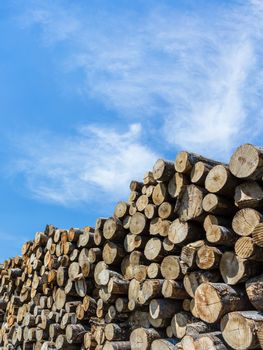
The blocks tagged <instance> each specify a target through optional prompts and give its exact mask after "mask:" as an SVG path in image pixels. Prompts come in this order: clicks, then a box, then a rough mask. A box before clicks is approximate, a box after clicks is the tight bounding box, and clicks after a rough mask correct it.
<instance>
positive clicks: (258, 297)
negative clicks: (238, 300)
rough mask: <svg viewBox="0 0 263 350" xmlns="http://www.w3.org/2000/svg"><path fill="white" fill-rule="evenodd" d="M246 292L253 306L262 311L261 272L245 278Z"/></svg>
mask: <svg viewBox="0 0 263 350" xmlns="http://www.w3.org/2000/svg"><path fill="white" fill-rule="evenodd" d="M246 292H247V296H248V298H249V301H250V302H251V304H252V305H253V306H254V308H255V309H256V310H258V311H263V274H261V275H260V276H256V277H253V278H250V279H249V280H247V282H246Z"/></svg>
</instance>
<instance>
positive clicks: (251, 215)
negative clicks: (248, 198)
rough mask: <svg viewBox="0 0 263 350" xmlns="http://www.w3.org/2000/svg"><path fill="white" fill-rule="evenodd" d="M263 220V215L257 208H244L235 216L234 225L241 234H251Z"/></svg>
mask: <svg viewBox="0 0 263 350" xmlns="http://www.w3.org/2000/svg"><path fill="white" fill-rule="evenodd" d="M262 221H263V216H262V214H261V213H259V212H258V211H257V210H255V209H252V208H244V209H240V210H239V211H238V212H237V213H236V215H235V216H234V218H233V221H232V227H233V230H234V231H235V232H236V233H237V234H238V235H239V236H249V235H251V234H252V233H253V231H254V230H255V228H256V227H257V225H258V224H259V223H261V222H262Z"/></svg>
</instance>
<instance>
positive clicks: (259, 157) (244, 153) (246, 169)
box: [229, 143, 263, 180]
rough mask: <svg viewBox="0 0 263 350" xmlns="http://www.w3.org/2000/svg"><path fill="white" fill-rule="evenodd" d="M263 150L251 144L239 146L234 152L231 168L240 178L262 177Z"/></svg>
mask: <svg viewBox="0 0 263 350" xmlns="http://www.w3.org/2000/svg"><path fill="white" fill-rule="evenodd" d="M262 165H263V150H262V148H260V147H255V146H253V145H251V144H248V143H247V144H244V145H241V146H239V147H238V148H237V149H236V151H235V152H234V153H233V155H232V157H231V159H230V163H229V169H230V171H231V173H232V174H233V175H234V176H235V177H238V178H240V179H252V180H255V179H260V178H261V177H262V175H263V166H262Z"/></svg>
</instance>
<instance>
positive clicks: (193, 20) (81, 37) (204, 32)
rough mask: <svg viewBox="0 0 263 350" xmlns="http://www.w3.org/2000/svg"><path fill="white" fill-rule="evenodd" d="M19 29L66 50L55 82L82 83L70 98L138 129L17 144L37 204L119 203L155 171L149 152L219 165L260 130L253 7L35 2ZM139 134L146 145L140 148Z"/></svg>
mask: <svg viewBox="0 0 263 350" xmlns="http://www.w3.org/2000/svg"><path fill="white" fill-rule="evenodd" d="M196 6H198V5H196ZM20 23H22V24H23V26H25V25H26V26H32V27H35V26H38V28H40V30H41V32H42V40H43V43H44V45H48V46H51V47H53V48H54V50H55V51H54V53H56V50H58V52H59V50H60V48H61V47H63V58H61V55H58V57H59V61H58V64H59V66H61V63H62V65H63V74H65V73H66V74H67V73H74V72H76V71H81V73H82V75H83V77H84V79H82V80H81V81H80V82H79V84H78V86H77V87H76V86H75V88H76V91H74V92H77V93H81V94H82V95H84V96H89V98H90V97H92V98H94V99H95V100H98V101H99V102H101V103H103V104H104V105H106V106H107V107H108V108H110V109H111V110H112V111H114V112H115V113H116V115H118V118H119V120H122V121H123V122H125V123H126V122H127V121H128V123H129V124H131V123H135V124H132V126H130V129H129V130H128V131H127V132H124V133H123V134H122V131H121V130H120V128H119V126H117V125H116V124H114V123H113V126H114V128H115V129H112V130H106V129H105V126H103V125H102V126H100V125H99V124H98V125H97V126H96V127H94V126H91V125H87V126H86V127H83V128H81V129H79V130H78V135H75V136H72V137H67V138H66V139H64V138H63V137H62V136H61V137H60V138H59V140H58V139H57V138H56V140H53V137H51V138H50V139H51V141H50V139H49V141H48V142H47V141H46V139H45V138H42V139H41V140H40V141H39V140H37V141H36V140H35V142H32V143H31V144H29V145H26V146H25V144H24V145H23V147H22V149H23V151H24V154H23V155H22V156H21V158H20V162H18V163H16V170H15V171H19V172H20V173H23V174H24V175H25V178H26V182H27V186H28V188H29V189H30V190H31V191H32V193H33V194H34V196H35V197H37V198H42V199H44V200H51V201H54V202H57V203H62V204H65V202H67V203H68V202H76V201H84V202H85V201H89V200H90V199H91V198H94V197H96V195H97V193H99V194H101V193H108V194H110V196H111V197H112V199H115V198H116V199H117V198H119V197H120V196H122V195H123V194H124V193H125V189H126V188H127V183H128V180H130V179H131V178H136V177H138V176H139V177H141V176H142V173H143V171H144V170H146V169H147V167H151V166H152V163H153V161H154V158H156V157H157V156H156V154H155V153H156V152H155V151H153V150H154V149H156V148H161V149H162V151H163V153H165V152H166V151H167V150H169V149H182V148H184V149H188V150H192V151H195V152H200V153H202V154H204V155H207V156H211V157H215V158H219V159H222V160H228V157H229V154H230V153H231V151H232V150H233V148H234V147H236V146H237V145H238V144H240V143H242V142H248V141H249V142H253V141H254V139H256V138H257V136H258V135H259V134H260V133H261V132H262V122H261V120H262V117H263V112H262V102H261V96H262V93H263V85H262V82H263V79H262V78H263V70H262V63H261V62H262V57H263V53H262V47H263V5H262V2H261V1H258V0H251V1H248V2H246V3H245V4H244V3H243V4H241V3H239V2H235V1H233V2H229V3H228V4H227V5H224V6H220V4H218V3H217V2H211V3H210V5H207V7H204V8H203V9H201V10H200V8H198V7H196V8H194V9H191V10H189V11H186V8H184V7H183V6H182V4H181V3H180V5H178V8H171V7H170V6H164V5H162V6H160V5H158V6H157V5H153V6H152V7H151V9H150V10H149V9H147V10H146V11H145V12H144V13H143V14H139V13H138V12H136V11H135V12H132V11H128V10H127V11H125V10H123V11H114V10H112V9H111V10H110V9H104V11H96V13H95V12H94V13H93V10H92V9H91V10H87V8H86V9H85V11H82V8H81V5H80V4H73V5H72V4H71V5H70V7H67V6H65V5H63V4H62V3H60V2H53V1H45V2H42V1H41V2H34V3H32V4H31V6H30V7H29V8H28V9H27V11H25V13H24V14H23V16H22V17H21V18H20ZM139 125H140V126H139ZM142 127H143V128H144V129H145V130H147V131H148V133H147V140H148V141H147V144H148V146H146V145H145V144H143V143H142V141H141V140H140V133H141V130H140V129H141V128H142ZM30 138H31V137H30ZM156 145H157V146H156ZM54 150H55V151H54ZM135 155H136V156H135Z"/></svg>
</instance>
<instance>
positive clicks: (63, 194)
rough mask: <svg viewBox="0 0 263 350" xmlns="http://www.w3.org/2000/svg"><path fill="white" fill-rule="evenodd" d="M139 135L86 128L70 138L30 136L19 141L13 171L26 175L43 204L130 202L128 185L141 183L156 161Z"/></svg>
mask: <svg viewBox="0 0 263 350" xmlns="http://www.w3.org/2000/svg"><path fill="white" fill-rule="evenodd" d="M29 136H30V137H29ZM140 136H141V126H140V125H139V124H132V125H130V127H129V129H128V131H126V132H125V131H124V132H120V133H117V132H116V131H115V130H113V129H111V128H107V127H105V128H102V127H99V128H98V127H97V126H83V127H81V128H79V129H78V130H77V131H75V132H72V136H68V137H66V136H65V135H54V134H49V133H48V134H42V135H41V134H38V133H36V134H35V135H34V137H33V135H26V136H25V138H24V140H23V142H21V140H19V152H21V155H20V156H19V158H18V159H19V160H18V161H16V162H15V163H14V164H12V167H11V168H12V171H15V172H16V173H22V174H23V175H24V176H25V180H26V183H27V187H28V189H29V190H30V191H31V192H32V193H33V195H34V196H35V197H36V198H38V199H41V200H46V201H51V202H55V203H59V204H62V205H66V206H70V205H72V204H76V203H83V202H92V201H93V202H94V200H95V201H98V202H99V201H100V200H101V199H102V195H103V201H104V202H107V201H108V202H112V201H114V200H120V199H121V198H124V199H126V198H125V196H127V194H128V192H129V182H130V181H131V180H132V179H139V180H140V179H142V177H143V174H144V172H145V171H146V170H149V169H151V168H152V166H153V163H154V161H155V160H156V159H157V155H156V154H155V153H153V152H152V151H151V150H149V149H148V148H147V147H146V146H144V145H143V144H142V143H141V141H140ZM105 193H106V194H108V195H109V198H108V200H107V196H105Z"/></svg>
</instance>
